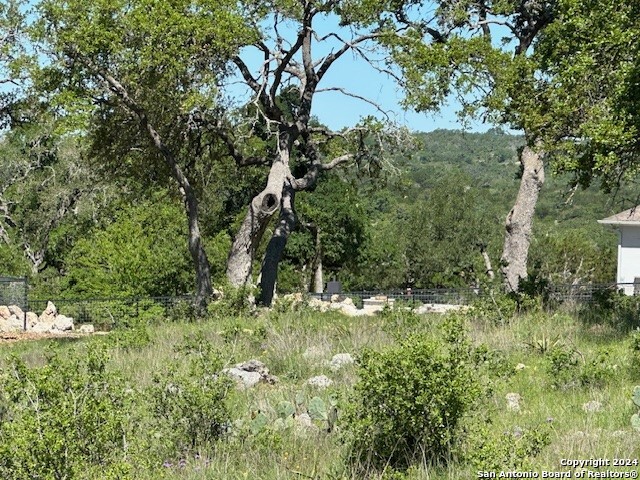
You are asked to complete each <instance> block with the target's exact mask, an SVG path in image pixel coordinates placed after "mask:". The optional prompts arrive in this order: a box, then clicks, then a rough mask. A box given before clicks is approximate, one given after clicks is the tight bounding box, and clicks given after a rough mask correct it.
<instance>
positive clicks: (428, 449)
mask: <svg viewBox="0 0 640 480" xmlns="http://www.w3.org/2000/svg"><path fill="white" fill-rule="evenodd" d="M444 338H445V341H444V342H436V341H433V340H428V339H426V338H424V337H420V336H412V337H409V338H407V339H405V340H404V341H402V342H400V344H399V345H395V346H391V347H387V348H385V349H384V350H382V351H380V352H376V351H373V350H365V351H363V353H362V356H361V358H360V360H359V369H358V373H359V380H358V383H357V384H356V386H355V389H354V393H353V396H352V398H351V401H350V404H349V406H348V408H347V411H346V414H345V417H344V421H343V423H342V425H343V426H344V429H345V431H346V434H347V436H346V438H347V441H348V443H349V449H350V450H349V451H350V453H349V461H350V463H351V465H352V468H353V469H354V470H355V471H356V472H361V473H365V472H371V471H381V470H383V469H384V468H385V467H386V466H390V467H392V468H394V469H399V470H403V469H407V468H408V467H409V466H410V465H412V464H413V463H415V462H419V461H420V460H421V459H422V458H426V460H427V461H438V460H446V459H447V458H449V453H450V449H451V447H452V446H454V445H455V444H456V442H457V441H458V435H459V433H460V432H459V430H458V424H459V422H460V421H461V419H462V418H463V417H464V416H465V415H467V414H468V413H470V411H471V408H472V407H473V405H474V404H475V402H476V400H477V398H478V396H479V394H480V390H481V389H480V386H479V384H478V382H477V379H476V375H475V373H474V369H473V366H472V362H471V358H470V357H471V350H470V346H469V344H468V341H467V339H466V337H465V335H464V331H463V328H462V325H461V323H460V320H459V319H455V318H452V319H449V320H448V324H447V325H446V329H445V335H444Z"/></svg>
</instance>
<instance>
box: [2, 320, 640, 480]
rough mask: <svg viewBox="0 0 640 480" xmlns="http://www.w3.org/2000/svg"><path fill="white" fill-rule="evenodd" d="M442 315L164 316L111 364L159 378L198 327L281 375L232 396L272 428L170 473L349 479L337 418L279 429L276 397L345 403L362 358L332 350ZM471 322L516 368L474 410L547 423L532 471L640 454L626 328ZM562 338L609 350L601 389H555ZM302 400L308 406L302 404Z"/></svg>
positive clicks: (453, 470)
mask: <svg viewBox="0 0 640 480" xmlns="http://www.w3.org/2000/svg"><path fill="white" fill-rule="evenodd" d="M441 318H442V317H439V316H437V315H430V316H424V317H422V318H421V319H420V321H419V322H418V323H417V324H415V325H408V326H407V325H399V326H397V327H394V325H395V324H393V323H389V320H388V319H385V318H383V317H380V316H376V317H357V318H349V317H344V316H342V315H340V314H337V313H327V314H321V313H317V312H310V311H307V310H302V311H300V312H284V313H282V312H280V313H277V312H266V311H263V312H258V313H257V314H255V315H253V316H246V317H238V318H224V319H212V320H210V321H207V322H200V323H189V322H184V323H182V322H175V323H163V322H160V323H157V324H152V325H149V326H147V332H148V333H149V336H150V340H149V342H148V344H146V345H142V346H138V347H135V348H125V347H124V346H119V347H114V348H112V349H111V361H110V368H112V369H113V370H116V371H119V372H121V373H122V375H123V376H124V377H125V378H127V379H128V381H129V382H130V383H131V384H133V385H136V386H137V387H139V388H141V389H142V388H144V387H145V386H147V385H149V384H150V383H151V382H152V378H153V375H154V374H155V373H156V372H160V371H164V370H166V367H167V365H168V364H170V363H171V362H175V361H176V352H175V347H176V345H179V344H180V343H181V342H183V341H184V338H185V337H188V336H190V335H194V334H196V333H198V332H201V333H202V335H204V337H205V338H206V339H207V340H208V341H209V342H210V343H211V344H212V345H213V346H214V347H215V348H216V349H217V350H219V352H220V353H221V355H222V358H223V360H224V362H225V363H226V366H232V365H233V364H235V363H237V362H241V361H245V360H249V359H257V360H260V361H262V362H263V363H265V365H266V366H267V367H268V368H269V370H270V373H272V374H274V375H276V376H277V377H278V378H279V382H278V383H276V384H275V385H267V384H259V385H258V386H257V387H255V388H252V389H247V390H238V391H235V392H234V393H233V394H232V395H231V396H230V397H229V408H230V412H231V414H232V416H233V419H232V420H234V421H235V420H241V421H244V422H250V421H251V418H252V416H255V415H257V414H258V413H259V412H260V413H263V414H264V415H266V416H267V417H268V418H269V424H268V427H267V428H265V429H264V430H262V431H260V432H259V433H256V434H248V433H247V430H245V431H243V433H242V434H241V435H235V434H234V433H233V429H232V433H231V434H230V435H229V436H228V437H227V438H225V439H223V440H220V441H218V442H217V443H216V444H215V445H213V446H211V447H208V448H206V449H203V450H202V451H200V452H199V453H198V454H197V455H196V454H194V453H191V454H190V455H189V456H186V457H185V458H182V459H180V458H175V459H170V460H171V461H170V462H169V463H170V464H171V465H167V466H166V467H163V470H162V471H163V474H164V478H175V479H185V480H189V479H281V478H282V479H288V478H292V479H293V478H314V479H342V478H344V479H348V478H351V477H350V476H349V474H348V470H346V468H345V463H344V459H345V453H346V452H345V446H344V444H343V442H342V441H341V436H340V431H339V430H340V429H339V422H338V429H337V431H332V432H327V431H326V426H325V425H324V424H322V422H316V428H315V429H309V428H305V427H302V426H300V425H298V424H292V425H289V426H288V427H287V428H279V429H278V428H275V427H274V422H275V420H276V419H277V418H278V413H277V406H278V404H279V403H281V402H291V403H293V404H295V403H296V402H297V399H299V398H305V399H306V402H307V403H308V400H309V399H310V398H312V397H313V396H320V397H322V398H325V399H326V398H328V396H329V395H335V396H336V397H337V398H339V399H340V401H341V402H345V401H346V399H348V396H349V394H350V391H351V389H352V387H353V384H354V382H355V381H357V366H356V365H350V366H345V367H343V368H342V369H341V370H338V371H333V370H332V369H331V368H330V367H329V361H330V360H331V358H332V356H333V355H335V354H337V353H350V354H352V355H353V356H354V357H356V358H357V356H358V354H359V353H360V352H361V351H362V349H363V348H373V349H379V348H382V347H384V346H385V345H389V344H391V343H393V342H394V341H395V340H394V337H405V336H407V335H409V334H410V333H411V332H412V331H421V332H423V333H426V334H428V335H430V336H433V337H434V338H437V336H438V335H439V334H440V333H439V330H438V325H439V324H440V323H441ZM394 328H395V330H394ZM467 329H468V332H469V335H470V337H471V339H472V342H473V343H474V345H480V344H486V345H487V346H488V347H490V348H491V349H495V350H498V351H500V352H502V355H503V356H504V358H505V361H506V362H507V363H508V365H509V367H510V368H512V369H513V374H512V375H511V376H509V377H508V378H506V379H501V380H496V381H495V383H494V385H493V389H492V393H491V395H490V396H489V397H488V398H487V399H485V400H482V402H481V403H480V405H479V407H478V408H479V409H482V413H483V414H486V415H487V416H488V417H489V418H490V421H491V426H492V431H493V433H495V435H496V436H499V435H501V433H502V432H504V431H511V430H513V429H514V428H530V427H532V426H536V425H543V424H544V425H548V426H549V427H550V444H549V445H548V446H546V447H545V448H544V449H543V450H542V452H541V453H540V454H539V455H538V456H537V457H535V458H532V459H530V462H531V468H532V469H533V470H536V471H541V470H552V471H553V470H556V471H558V470H563V468H562V467H561V465H560V461H561V459H563V458H576V459H589V458H607V459H613V458H632V459H634V458H640V433H639V432H636V431H634V430H633V429H632V428H631V426H630V417H631V415H632V414H633V413H634V411H635V410H634V408H635V407H634V406H633V404H632V402H631V401H630V398H631V391H632V389H633V386H634V385H635V384H636V383H640V378H639V377H638V371H639V369H638V365H637V364H636V362H638V359H637V358H636V357H634V355H633V354H632V352H631V349H630V342H629V334H628V333H626V332H621V331H618V330H616V329H615V328H613V327H611V326H608V325H601V324H597V323H596V324H594V323H593V322H589V323H583V322H581V320H580V318H579V316H576V315H574V314H570V313H567V312H556V313H540V312H538V313H531V314H523V315H520V316H517V317H515V318H513V319H511V320H510V321H509V322H498V324H496V323H492V322H491V321H487V320H483V319H481V318H472V317H469V319H468V322H467ZM98 341H107V340H105V339H104V338H100V337H95V338H92V339H81V340H76V341H72V342H63V341H55V340H46V341H38V342H25V343H21V344H11V345H2V346H0V356H1V357H2V358H3V359H4V358H5V357H6V356H7V355H8V354H15V355H18V356H20V357H22V358H24V359H25V360H26V361H27V362H28V363H29V364H32V365H41V364H43V363H44V362H45V361H46V356H47V351H48V349H51V348H52V349H53V350H57V351H60V352H65V351H68V350H69V349H73V348H78V347H82V345H85V344H87V343H88V342H98ZM52 345H53V346H52ZM564 347H566V348H571V349H575V350H577V351H578V352H579V357H580V361H582V362H588V361H589V359H591V358H593V357H594V356H595V355H597V353H598V352H602V351H606V352H608V362H609V364H610V365H611V366H612V368H613V369H614V370H612V371H613V372H614V373H613V374H612V375H611V376H610V377H608V378H605V379H604V380H603V382H602V383H601V384H599V385H597V386H576V387H569V388H566V389H563V388H554V387H553V385H552V381H551V380H552V379H551V377H550V374H549V369H548V364H549V352H550V351H551V350H552V349H554V348H564ZM2 362H3V364H4V360H2ZM519 364H521V365H520V367H519V369H516V366H518V365H519ZM523 365H524V367H522V366H523ZM315 375H326V376H327V377H329V378H330V379H331V380H332V381H333V384H332V386H331V387H329V388H328V389H327V390H319V389H317V388H314V387H311V386H309V385H307V384H306V381H307V379H308V378H309V377H311V376H315ZM510 392H515V393H518V394H519V395H520V396H521V398H522V400H521V406H520V410H519V411H509V410H508V409H507V407H506V400H505V395H506V394H507V393H510ZM587 402H599V403H600V405H601V409H600V410H599V411H594V412H587V411H585V408H584V405H585V404H586V403H587ZM296 408H297V414H301V413H304V412H303V410H304V409H305V408H306V405H305V404H303V405H299V406H297V407H296ZM564 470H566V468H565V469H564ZM614 470H619V471H620V470H624V469H622V468H616V469H614ZM136 475H137V478H142V479H144V478H157V477H155V476H152V475H150V476H148V477H147V476H146V475H147V474H146V473H145V470H144V469H141V470H140V471H139V472H137V473H136ZM154 475H155V474H154ZM475 475H476V472H475V470H474V468H473V466H471V465H468V464H465V463H464V462H460V461H457V460H455V459H454V460H453V461H452V462H451V463H449V464H448V465H440V466H438V465H435V466H434V465H417V466H416V468H414V469H412V470H411V471H410V472H409V473H408V474H407V477H406V478H409V479H456V480H457V479H463V478H475Z"/></svg>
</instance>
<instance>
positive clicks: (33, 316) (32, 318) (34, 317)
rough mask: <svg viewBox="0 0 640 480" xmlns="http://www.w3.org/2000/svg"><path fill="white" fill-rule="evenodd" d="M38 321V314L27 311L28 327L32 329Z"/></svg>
mask: <svg viewBox="0 0 640 480" xmlns="http://www.w3.org/2000/svg"><path fill="white" fill-rule="evenodd" d="M36 323H38V315H36V314H35V313H33V312H27V329H32V328H33V327H34V325H35V324H36Z"/></svg>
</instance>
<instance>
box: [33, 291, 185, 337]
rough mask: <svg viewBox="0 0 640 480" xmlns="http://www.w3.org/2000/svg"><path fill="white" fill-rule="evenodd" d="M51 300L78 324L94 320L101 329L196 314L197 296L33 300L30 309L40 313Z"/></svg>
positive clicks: (183, 317) (61, 311)
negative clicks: (194, 303)
mask: <svg viewBox="0 0 640 480" xmlns="http://www.w3.org/2000/svg"><path fill="white" fill-rule="evenodd" d="M49 301H51V302H53V304H54V305H55V306H56V308H57V310H58V312H60V313H62V314H64V315H66V316H68V317H72V318H73V319H74V321H75V322H76V323H91V324H93V325H94V326H96V327H97V328H100V329H111V328H114V327H118V326H126V325H128V324H129V322H130V321H131V320H134V319H148V320H154V319H167V318H168V319H174V318H175V319H178V318H179V319H187V318H188V317H190V316H193V315H194V310H193V308H192V306H193V297H191V296H188V295H184V296H166V297H132V298H89V299H67V298H61V299H51V300H40V299H29V303H28V308H29V310H30V311H32V312H36V313H40V312H42V311H44V309H45V308H46V307H47V303H48V302H49Z"/></svg>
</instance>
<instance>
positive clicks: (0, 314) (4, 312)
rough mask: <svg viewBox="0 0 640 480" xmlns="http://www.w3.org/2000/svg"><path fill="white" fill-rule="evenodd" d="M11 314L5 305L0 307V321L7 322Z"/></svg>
mask: <svg viewBox="0 0 640 480" xmlns="http://www.w3.org/2000/svg"><path fill="white" fill-rule="evenodd" d="M10 316H11V312H10V311H9V307H7V306H6V305H0V320H9V317H10Z"/></svg>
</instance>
